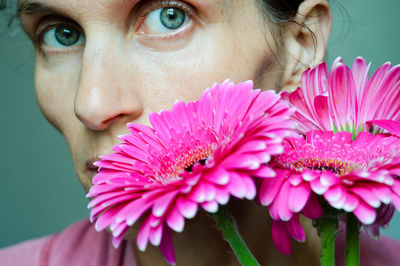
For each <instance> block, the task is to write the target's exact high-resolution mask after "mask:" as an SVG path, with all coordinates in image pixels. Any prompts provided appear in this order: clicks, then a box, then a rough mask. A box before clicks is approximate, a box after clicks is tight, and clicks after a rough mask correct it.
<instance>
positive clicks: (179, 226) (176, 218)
mask: <svg viewBox="0 0 400 266" xmlns="http://www.w3.org/2000/svg"><path fill="white" fill-rule="evenodd" d="M166 221H167V224H168V226H169V227H170V228H171V229H172V230H174V231H175V232H179V233H180V232H182V231H183V228H184V227H185V219H184V218H183V216H182V215H181V214H180V213H179V212H178V210H177V209H176V208H173V209H172V210H171V212H170V213H169V214H168V216H167V219H166Z"/></svg>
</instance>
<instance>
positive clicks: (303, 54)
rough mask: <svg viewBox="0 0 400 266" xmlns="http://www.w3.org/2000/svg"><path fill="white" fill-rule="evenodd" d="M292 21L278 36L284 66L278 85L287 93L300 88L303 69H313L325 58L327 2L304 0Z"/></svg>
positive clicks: (328, 22)
mask: <svg viewBox="0 0 400 266" xmlns="http://www.w3.org/2000/svg"><path fill="white" fill-rule="evenodd" d="M293 21H294V22H289V23H287V25H286V26H285V27H284V29H283V30H284V32H283V37H282V38H283V40H282V41H283V45H284V49H285V50H286V51H284V53H285V54H286V65H285V67H284V73H283V76H282V81H281V86H282V89H283V90H289V91H293V90H295V89H296V88H297V87H298V86H299V85H300V83H301V75H302V73H303V71H304V70H305V69H307V68H308V67H314V66H316V65H317V64H318V63H320V62H321V61H323V60H324V58H325V52H326V48H327V45H328V38H329V34H330V31H331V26H332V17H331V10H330V7H329V4H328V2H327V0H305V1H304V2H303V3H302V4H301V5H300V6H299V10H298V12H297V15H296V16H295V18H294V19H293Z"/></svg>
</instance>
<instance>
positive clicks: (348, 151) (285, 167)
mask: <svg viewBox="0 0 400 266" xmlns="http://www.w3.org/2000/svg"><path fill="white" fill-rule="evenodd" d="M352 137H353V136H352V134H351V133H349V132H345V131H344V132H338V133H336V134H334V133H333V132H332V131H309V132H308V133H307V134H306V136H299V137H291V138H286V139H285V140H284V147H285V148H284V152H283V153H282V154H281V155H278V156H275V157H274V158H273V160H272V162H271V166H272V167H273V168H274V169H275V171H276V172H277V177H275V178H271V179H265V180H264V181H263V184H262V186H261V188H260V192H259V193H260V201H261V203H262V204H263V205H268V206H269V212H270V214H271V217H272V218H273V219H274V220H275V222H274V223H275V225H274V226H273V230H275V232H273V240H274V243H275V245H276V246H277V248H278V249H279V250H280V251H282V252H283V253H285V254H288V253H290V252H291V237H293V238H294V239H296V240H298V241H304V239H305V237H304V232H303V231H302V228H301V225H300V223H299V222H298V215H299V213H302V214H304V215H305V216H306V217H309V218H318V217H320V216H322V210H321V207H320V205H319V202H318V199H317V198H316V197H317V196H318V195H320V196H322V197H323V198H324V199H325V200H326V202H328V204H329V205H330V206H332V207H333V208H335V209H337V210H342V211H345V212H352V213H354V215H355V216H356V217H357V218H358V219H359V221H360V222H362V223H363V224H365V225H372V224H374V222H376V224H375V225H374V226H371V227H370V232H371V233H373V232H374V230H375V231H376V229H377V228H376V225H378V226H379V225H386V224H387V223H388V222H389V221H390V219H391V215H393V213H392V212H391V210H390V208H393V207H390V206H391V204H393V205H394V206H395V207H396V208H397V209H400V180H399V179H398V178H395V177H397V176H398V175H400V154H399V152H400V139H399V138H398V137H395V136H390V135H387V134H376V135H373V134H371V133H369V132H360V133H359V134H358V135H357V138H356V140H353V139H352ZM384 206H386V207H384ZM377 215H378V216H380V217H378V219H377ZM282 236H285V237H284V238H283V237H282Z"/></svg>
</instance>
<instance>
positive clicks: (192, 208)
mask: <svg viewBox="0 0 400 266" xmlns="http://www.w3.org/2000/svg"><path fill="white" fill-rule="evenodd" d="M176 207H177V208H178V210H179V212H180V213H181V214H182V215H183V217H185V218H187V219H191V218H193V217H194V216H195V215H196V213H197V208H198V205H197V203H195V202H193V201H191V200H189V199H185V198H183V197H180V198H178V199H177V201H176Z"/></svg>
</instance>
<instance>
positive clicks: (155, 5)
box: [130, 1, 198, 39]
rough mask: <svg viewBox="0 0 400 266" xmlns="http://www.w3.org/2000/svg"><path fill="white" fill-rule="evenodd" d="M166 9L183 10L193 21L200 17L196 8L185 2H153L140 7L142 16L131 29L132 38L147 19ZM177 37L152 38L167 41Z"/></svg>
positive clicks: (157, 36)
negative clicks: (159, 10)
mask: <svg viewBox="0 0 400 266" xmlns="http://www.w3.org/2000/svg"><path fill="white" fill-rule="evenodd" d="M164 7H174V8H179V9H182V10H183V11H184V12H185V14H186V15H187V16H188V17H189V18H191V19H193V18H194V19H196V18H197V17H198V15H197V13H196V12H195V11H194V8H193V7H192V6H191V5H189V4H187V3H184V2H183V1H152V2H145V3H144V4H143V5H142V6H140V7H139V8H138V10H137V13H139V14H140V15H139V16H137V19H135V20H133V22H134V24H133V25H132V27H131V32H132V33H131V34H130V36H131V37H132V36H133V35H135V33H136V32H137V30H138V29H139V28H140V27H141V25H142V24H143V22H144V20H145V19H146V18H147V16H148V15H149V14H150V13H151V12H153V11H155V10H157V9H160V8H164ZM175 35H176V33H172V34H169V35H164V36H161V35H153V36H152V37H151V38H152V39H154V38H157V39H167V38H172V37H174V36H175Z"/></svg>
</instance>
